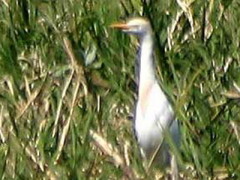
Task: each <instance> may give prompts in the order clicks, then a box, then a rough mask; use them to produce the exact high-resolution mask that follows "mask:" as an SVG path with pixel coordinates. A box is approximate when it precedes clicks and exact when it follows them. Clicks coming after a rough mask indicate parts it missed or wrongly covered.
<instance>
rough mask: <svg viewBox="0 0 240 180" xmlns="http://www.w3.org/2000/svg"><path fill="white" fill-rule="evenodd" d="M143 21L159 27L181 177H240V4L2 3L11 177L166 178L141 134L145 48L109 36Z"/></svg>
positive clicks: (2, 166)
mask: <svg viewBox="0 0 240 180" xmlns="http://www.w3.org/2000/svg"><path fill="white" fill-rule="evenodd" d="M135 16H144V17H147V18H148V19H149V20H150V22H151V24H152V27H153V29H154V33H155V34H154V35H155V51H156V58H155V59H156V65H157V72H158V77H159V81H160V82H161V84H162V87H163V88H164V89H165V91H166V93H167V94H168V96H169V98H170V99H171V101H172V104H173V107H174V109H175V112H176V116H177V118H178V119H179V121H180V123H181V131H182V145H181V148H180V153H179V159H180V164H181V167H182V168H181V169H182V170H181V176H183V177H184V179H239V178H240V158H239V157H240V121H239V119H240V113H239V109H240V107H239V99H240V56H239V55H240V51H239V43H240V29H239V27H240V20H239V19H238V18H240V2H239V1H238V0H209V1H205V0H198V1H197V0H169V1H166V0H158V1H144V0H142V1H137V0H130V1H125V0H122V1H111V0H102V1H94V0H59V1H55V0H36V1H31V0H14V1H10V0H2V1H1V2H0V39H1V41H0V158H1V161H0V178H1V179H43V178H45V179H88V178H90V179H96V178H98V179H119V178H143V179H149V177H151V178H152V179H155V178H157V177H159V176H160V175H159V170H158V169H157V168H156V169H153V170H145V169H144V167H143V163H142V160H141V157H140V155H139V151H138V147H137V143H136V140H135V139H134V136H133V132H132V128H131V124H132V122H131V118H130V117H131V116H132V112H133V109H134V102H135V97H136V95H135V89H136V87H135V83H134V65H135V61H134V60H135V51H136V46H137V41H136V39H135V38H132V37H131V38H130V37H128V36H126V35H125V34H122V33H119V32H117V31H113V30H112V29H110V28H109V25H110V24H111V23H113V22H116V21H119V20H125V19H126V18H128V17H135Z"/></svg>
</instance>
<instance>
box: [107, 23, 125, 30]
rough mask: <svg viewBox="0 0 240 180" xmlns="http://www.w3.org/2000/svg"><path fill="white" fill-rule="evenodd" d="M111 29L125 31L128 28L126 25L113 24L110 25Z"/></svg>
mask: <svg viewBox="0 0 240 180" xmlns="http://www.w3.org/2000/svg"><path fill="white" fill-rule="evenodd" d="M110 27H111V28H115V29H122V30H124V29H125V30H127V29H129V26H128V25H127V24H126V23H114V24H111V25H110Z"/></svg>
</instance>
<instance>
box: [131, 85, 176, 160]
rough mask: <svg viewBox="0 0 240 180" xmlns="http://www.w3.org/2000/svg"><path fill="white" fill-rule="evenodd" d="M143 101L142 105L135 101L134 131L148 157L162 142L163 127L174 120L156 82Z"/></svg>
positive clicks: (169, 106) (166, 126)
mask: <svg viewBox="0 0 240 180" xmlns="http://www.w3.org/2000/svg"><path fill="white" fill-rule="evenodd" d="M144 101H145V102H144V104H145V105H144V106H142V102H141V101H138V102H137V111H136V117H135V118H136V119H135V131H136V135H137V138H138V142H139V145H140V147H141V148H142V150H143V155H144V156H145V157H148V156H149V155H150V156H151V155H152V153H154V152H155V150H156V149H157V147H158V146H159V144H160V143H162V140H163V138H164V137H163V129H165V128H169V126H170V125H171V124H172V122H173V121H175V120H174V113H173V110H172V107H171V105H170V103H169V101H168V100H167V97H166V96H165V94H164V93H163V92H162V90H161V89H160V87H159V85H158V84H157V83H154V84H153V86H152V88H151V90H149V92H148V96H146V98H145V100H144ZM175 124H176V123H175ZM175 126H176V125H175ZM175 129H176V128H175ZM177 129H178V128H177ZM170 131H171V130H170ZM170 133H171V132H170Z"/></svg>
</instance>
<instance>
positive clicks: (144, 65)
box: [138, 33, 156, 98]
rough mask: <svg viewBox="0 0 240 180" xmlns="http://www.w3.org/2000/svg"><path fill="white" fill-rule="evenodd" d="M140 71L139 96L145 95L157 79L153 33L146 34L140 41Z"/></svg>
mask: <svg viewBox="0 0 240 180" xmlns="http://www.w3.org/2000/svg"><path fill="white" fill-rule="evenodd" d="M139 61H140V62H139V63H140V71H139V77H138V81H139V82H138V93H139V97H140V98H141V96H145V95H146V93H148V91H149V90H150V89H151V86H152V85H153V84H154V82H155V81H156V79H155V69H154V63H153V40H152V34H151V33H147V34H145V35H144V36H143V37H142V38H141V41H140V57H139Z"/></svg>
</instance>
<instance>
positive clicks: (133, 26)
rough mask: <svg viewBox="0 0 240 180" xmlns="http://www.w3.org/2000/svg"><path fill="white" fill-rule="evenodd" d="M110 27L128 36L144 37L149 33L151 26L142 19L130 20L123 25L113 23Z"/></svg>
mask: <svg viewBox="0 0 240 180" xmlns="http://www.w3.org/2000/svg"><path fill="white" fill-rule="evenodd" d="M110 27H112V28H115V29H120V30H122V31H123V32H126V33H129V34H136V35H144V34H146V33H151V25H150V23H149V21H148V20H146V19H144V18H131V19H129V20H128V21H126V22H125V23H114V24H112V25H111V26H110Z"/></svg>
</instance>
